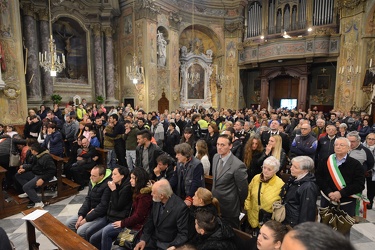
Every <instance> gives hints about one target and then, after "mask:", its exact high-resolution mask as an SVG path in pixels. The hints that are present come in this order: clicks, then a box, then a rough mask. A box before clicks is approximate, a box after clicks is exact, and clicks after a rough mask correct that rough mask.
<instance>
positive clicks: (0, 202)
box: [0, 166, 7, 210]
mask: <svg viewBox="0 0 375 250" xmlns="http://www.w3.org/2000/svg"><path fill="white" fill-rule="evenodd" d="M6 172H7V170H6V169H5V168H3V167H2V166H0V210H3V209H4V207H5V197H4V193H3V180H4V178H5V173H6Z"/></svg>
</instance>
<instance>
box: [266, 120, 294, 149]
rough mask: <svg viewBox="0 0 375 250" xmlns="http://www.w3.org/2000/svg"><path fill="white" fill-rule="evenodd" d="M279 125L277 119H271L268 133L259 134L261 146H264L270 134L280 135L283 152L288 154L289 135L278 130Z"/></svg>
mask: <svg viewBox="0 0 375 250" xmlns="http://www.w3.org/2000/svg"><path fill="white" fill-rule="evenodd" d="M279 126H280V123H279V122H278V121H276V120H273V121H271V124H270V131H269V132H268V133H262V135H261V140H262V144H263V147H266V146H267V144H268V141H269V139H270V137H271V135H280V136H281V139H282V144H283V145H282V147H283V149H284V151H285V153H286V154H288V152H289V149H290V145H289V137H288V135H287V134H285V133H282V132H279Z"/></svg>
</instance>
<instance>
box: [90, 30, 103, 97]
mask: <svg viewBox="0 0 375 250" xmlns="http://www.w3.org/2000/svg"><path fill="white" fill-rule="evenodd" d="M92 31H93V33H94V57H95V58H94V63H95V96H99V95H100V96H102V97H105V95H104V86H103V77H104V76H103V55H102V36H101V33H102V30H101V27H100V24H94V25H93V26H92ZM94 99H95V98H94Z"/></svg>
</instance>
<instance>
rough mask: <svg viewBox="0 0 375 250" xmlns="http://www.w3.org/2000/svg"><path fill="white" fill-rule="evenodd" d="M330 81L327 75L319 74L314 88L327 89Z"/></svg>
mask: <svg viewBox="0 0 375 250" xmlns="http://www.w3.org/2000/svg"><path fill="white" fill-rule="evenodd" d="M330 81H331V79H330V76H329V75H319V76H318V80H317V84H316V88H317V89H329V85H330Z"/></svg>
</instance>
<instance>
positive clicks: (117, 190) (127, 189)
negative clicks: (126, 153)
mask: <svg viewBox="0 0 375 250" xmlns="http://www.w3.org/2000/svg"><path fill="white" fill-rule="evenodd" d="M108 187H109V189H110V190H111V199H110V201H109V205H108V210H107V216H106V217H103V218H102V219H101V221H100V222H99V223H97V224H95V227H92V228H90V233H91V234H90V235H87V239H89V240H90V238H92V237H98V238H101V234H102V229H103V228H104V227H105V226H107V225H108V224H112V223H113V222H115V221H118V220H122V219H125V218H126V217H128V216H129V214H130V209H131V206H132V195H133V192H132V189H131V185H130V177H129V169H128V168H126V167H121V166H117V167H115V168H114V169H113V171H112V181H108ZM94 235H95V236H94Z"/></svg>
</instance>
